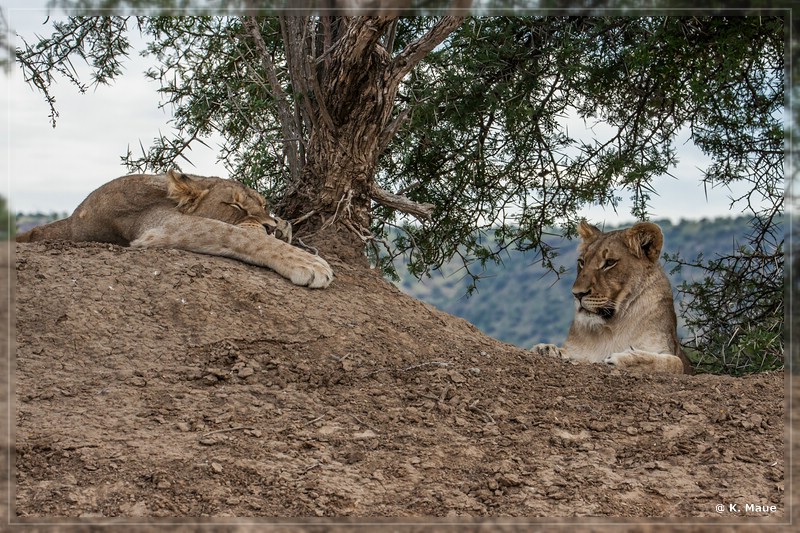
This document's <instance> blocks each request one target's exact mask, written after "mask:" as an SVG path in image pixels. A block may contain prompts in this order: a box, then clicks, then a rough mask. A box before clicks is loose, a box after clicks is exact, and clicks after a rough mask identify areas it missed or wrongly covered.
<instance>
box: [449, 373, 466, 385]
mask: <svg viewBox="0 0 800 533" xmlns="http://www.w3.org/2000/svg"><path fill="white" fill-rule="evenodd" d="M450 379H452V380H453V383H464V382H465V381H467V378H465V377H464V374H462V373H460V372H456V371H455V370H452V371H451V372H450Z"/></svg>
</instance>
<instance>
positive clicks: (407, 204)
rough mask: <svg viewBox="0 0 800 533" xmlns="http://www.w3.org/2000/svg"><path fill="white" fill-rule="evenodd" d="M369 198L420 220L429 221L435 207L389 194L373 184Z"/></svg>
mask: <svg viewBox="0 0 800 533" xmlns="http://www.w3.org/2000/svg"><path fill="white" fill-rule="evenodd" d="M370 197H371V198H372V199H373V200H375V201H376V202H378V203H379V204H381V205H385V206H386V207H392V208H394V209H397V210H398V211H402V212H403V213H407V214H409V215H412V216H414V217H416V218H417V219H420V220H430V219H431V216H432V215H433V210H434V209H435V208H436V206H435V205H433V204H428V203H425V204H420V203H418V202H415V201H413V200H409V199H408V198H406V197H405V196H400V195H399V194H394V193H391V192H389V191H387V190H385V189H382V188H380V187H379V186H378V185H376V184H374V183H373V185H372V188H371V190H370Z"/></svg>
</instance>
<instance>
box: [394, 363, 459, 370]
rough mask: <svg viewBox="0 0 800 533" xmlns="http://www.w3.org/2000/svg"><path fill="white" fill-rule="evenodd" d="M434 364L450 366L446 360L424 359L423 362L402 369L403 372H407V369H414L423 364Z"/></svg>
mask: <svg viewBox="0 0 800 533" xmlns="http://www.w3.org/2000/svg"><path fill="white" fill-rule="evenodd" d="M428 365H434V366H450V363H449V362H447V361H426V362H425V363H420V364H418V365H411V366H409V367H407V368H404V369H403V372H408V371H409V370H414V369H415V368H420V367H423V366H428Z"/></svg>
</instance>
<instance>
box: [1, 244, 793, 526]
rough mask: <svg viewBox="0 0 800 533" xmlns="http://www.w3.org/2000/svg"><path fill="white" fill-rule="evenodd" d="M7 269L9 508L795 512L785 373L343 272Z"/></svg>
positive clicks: (100, 264)
mask: <svg viewBox="0 0 800 533" xmlns="http://www.w3.org/2000/svg"><path fill="white" fill-rule="evenodd" d="M14 263H15V266H16V269H15V270H16V294H15V299H16V332H15V334H16V372H15V386H16V390H15V396H14V398H13V401H14V403H13V407H14V408H13V410H12V413H13V416H14V417H15V421H14V422H15V427H16V441H15V443H14V444H15V447H14V451H15V459H14V463H13V467H14V470H13V475H14V479H15V481H16V492H15V502H14V503H15V506H14V508H12V509H11V513H12V516H14V514H15V515H16V516H15V518H14V519H13V520H12V521H22V522H24V521H25V520H28V519H36V518H42V517H72V518H75V517H90V518H91V517H95V518H96V517H151V518H152V517H156V518H158V517H322V518H323V520H324V518H325V517H342V516H346V517H395V519H397V518H402V517H421V516H426V517H440V518H441V517H445V518H447V519H449V520H459V519H460V518H459V517H479V518H485V517H494V518H497V517H529V518H535V517H566V518H567V519H569V518H571V517H582V516H592V517H678V518H683V519H684V521H686V520H691V521H697V520H706V519H707V520H710V521H712V522H714V521H718V520H727V519H733V520H734V521H743V520H744V521H755V522H756V523H765V522H768V521H770V520H773V521H788V518H789V514H790V513H789V512H788V511H787V510H786V501H785V493H784V485H785V483H784V479H785V475H786V472H787V468H788V467H787V462H786V461H785V457H784V455H785V453H784V452H785V446H784V441H785V408H784V373H783V372H774V373H767V374H760V375H754V376H748V377H744V378H731V377H725V376H711V375H703V376H694V377H689V376H662V375H649V376H648V375H644V376H643V375H635V374H628V373H626V372H622V371H619V370H612V369H607V368H605V367H603V366H600V365H594V366H588V365H574V364H568V363H562V362H560V361H555V360H548V359H544V358H540V357H538V356H535V355H533V354H531V353H529V352H527V351H525V350H522V349H519V348H516V347H514V346H511V345H508V344H504V343H501V342H498V341H496V340H494V339H492V338H489V337H487V336H485V335H483V334H482V333H480V332H479V331H478V330H477V329H476V328H475V327H474V326H472V325H470V324H469V323H467V322H465V321H463V320H461V319H458V318H454V317H452V316H450V315H447V314H445V313H442V312H440V311H438V310H436V309H434V308H433V307H431V306H429V305H427V304H424V303H421V302H419V301H417V300H414V299H412V298H409V297H407V296H405V295H403V294H402V293H400V292H399V291H398V290H397V289H396V288H394V287H393V286H392V285H391V284H389V283H387V282H385V281H383V280H381V279H380V278H379V277H377V275H376V274H374V273H373V272H370V271H366V270H353V269H348V268H347V267H345V266H344V265H340V264H336V263H334V264H333V266H334V268H335V269H336V271H337V279H336V280H335V282H334V283H333V285H332V286H331V287H330V288H329V289H327V290H324V291H311V290H307V289H303V288H298V287H294V286H292V285H291V284H290V283H289V282H288V281H286V280H284V279H282V278H280V277H279V276H277V275H276V274H274V273H272V272H270V271H267V270H265V269H260V268H257V267H252V266H248V265H244V264H241V263H238V262H236V261H233V260H228V259H223V258H215V257H208V256H202V255H196V254H191V253H187V252H181V251H174V250H168V251H155V250H129V249H124V248H119V247H115V246H109V245H100V244H66V243H39V244H30V245H16V257H15V261H14ZM520 319H524V317H520ZM531 327H535V326H534V325H531ZM723 503H724V504H728V503H738V504H740V507H743V505H744V504H745V503H753V504H758V505H761V506H771V505H774V506H776V508H777V511H775V512H772V513H764V512H758V511H750V512H745V511H744V510H741V512H740V513H739V514H737V515H736V516H731V515H730V513H728V514H727V516H722V517H721V516H720V515H719V514H717V512H716V510H715V506H716V505H717V504H723Z"/></svg>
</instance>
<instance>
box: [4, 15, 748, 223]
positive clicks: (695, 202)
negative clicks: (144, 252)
mask: <svg viewBox="0 0 800 533" xmlns="http://www.w3.org/2000/svg"><path fill="white" fill-rule="evenodd" d="M44 3H45V1H44V0H39V1H34V2H26V1H21V0H10V1H9V2H5V4H6V7H5V11H6V18H7V20H8V23H9V25H10V27H11V29H12V34H11V38H12V39H14V40H13V41H12V42H13V43H14V44H15V45H17V46H19V45H20V44H21V40H20V37H22V38H24V39H26V40H27V41H28V42H35V35H36V34H39V35H49V34H50V33H51V32H52V20H53V19H52V18H51V19H50V21H49V22H47V23H46V22H45V21H46V20H47V18H48V13H47V11H46V10H45V9H43V8H31V7H29V6H31V5H37V4H41V5H44ZM21 6H28V7H21ZM130 35H131V38H132V40H133V37H134V36H135V35H137V34H135V33H134V32H132V33H131V34H130ZM149 61H152V60H151V59H149V58H148V59H143V58H141V57H139V56H138V55H137V54H136V53H134V54H133V55H132V57H131V58H130V59H129V60H128V61H127V62H126V63H125V69H126V71H125V75H123V76H122V77H121V78H119V79H118V80H117V81H116V82H114V84H113V85H111V86H100V87H98V88H97V89H95V90H90V91H89V92H87V93H86V94H84V95H81V94H79V93H78V91H77V89H76V88H75V87H74V86H73V85H71V84H69V83H68V82H67V81H66V80H59V81H58V83H57V85H56V87H55V88H54V90H53V92H54V94H55V96H56V108H57V110H58V112H59V113H60V116H59V118H58V121H57V126H56V128H53V127H52V126H51V124H50V120H49V118H48V113H49V108H48V105H47V103H46V102H45V100H44V97H43V96H42V95H41V94H40V93H39V92H37V91H35V90H34V89H32V88H31V87H29V86H28V85H27V84H26V83H25V82H24V80H23V77H22V72H21V70H20V69H19V68H18V67H17V66H16V65H15V66H14V67H13V68H12V71H11V72H10V73H3V74H0V76H2V77H3V78H4V79H5V81H6V84H7V91H5V93H4V94H3V95H2V98H3V99H4V100H5V101H4V102H3V105H2V106H1V107H0V109H3V110H4V111H5V112H6V114H7V122H6V124H7V127H6V128H5V131H3V133H2V135H4V136H5V139H4V140H5V141H6V143H7V146H8V150H7V151H6V152H5V153H0V165H3V166H5V167H7V168H8V177H9V179H8V183H7V184H6V185H5V191H3V194H4V195H5V196H6V197H10V204H11V208H12V209H13V210H15V211H18V212H25V213H30V212H46V213H47V212H65V211H66V212H70V213H71V212H72V211H73V210H74V209H75V207H77V205H78V204H79V203H80V202H81V200H83V198H85V197H86V195H87V194H88V193H89V192H91V191H92V190H94V189H95V188H97V187H98V186H100V185H101V184H103V183H105V182H107V181H109V180H111V179H113V178H116V177H118V176H121V175H123V174H126V172H127V171H126V169H125V167H124V166H123V165H122V163H121V159H120V158H121V156H123V155H124V154H125V153H126V151H127V150H128V147H130V148H131V150H133V151H134V153H136V152H138V151H139V144H140V142H141V143H142V144H143V145H144V146H145V147H147V146H149V145H150V143H151V141H152V140H153V139H154V138H155V137H157V136H158V134H159V131H162V132H165V133H166V132H168V131H169V129H170V126H169V119H170V114H169V109H159V96H158V94H157V92H156V90H157V88H158V87H157V84H155V83H154V82H150V81H148V80H146V79H145V78H144V75H143V72H144V70H145V69H146V68H147V67H148V66H149V65H150V63H149ZM76 66H77V63H76ZM86 80H87V81H88V78H86ZM576 127H581V126H580V124H575V125H570V133H571V134H575V128H576ZM0 130H2V128H0ZM209 145H210V146H211V149H207V148H205V147H202V146H201V145H198V146H197V147H196V148H195V149H194V151H193V152H192V153H191V154H190V159H191V160H192V162H193V163H194V165H195V166H194V167H191V166H188V165H186V164H185V162H182V163H181V166H182V168H183V170H185V171H186V172H190V173H195V174H200V175H207V176H220V177H228V176H227V174H226V171H225V168H224V167H223V166H222V164H221V163H219V162H217V161H216V153H215V150H216V148H217V146H216V144H215V143H213V142H211V143H209ZM678 150H679V151H678V158H679V160H680V161H679V165H678V167H677V168H675V169H673V171H672V174H673V175H674V176H676V177H677V178H678V179H674V178H672V177H668V176H665V177H663V178H659V179H657V180H656V182H655V183H654V187H655V190H656V191H658V193H659V194H660V196H657V197H653V199H652V202H651V205H652V209H651V217H652V218H653V219H658V218H670V219H672V220H673V221H677V220H679V219H682V218H685V219H697V218H702V217H714V216H718V215H727V214H730V211H729V199H728V197H729V195H730V191H728V190H726V189H709V190H708V191H707V192H708V198H706V193H705V192H704V188H703V185H702V183H701V182H700V177H701V175H702V174H701V171H700V170H699V168H702V167H703V166H705V163H704V161H705V160H704V158H703V156H702V154H701V153H700V152H699V150H697V149H696V148H695V147H694V146H692V145H691V144H686V145H679V146H678ZM620 196H622V197H623V198H624V199H625V200H626V202H625V203H624V204H623V205H621V206H620V208H619V214H616V213H614V211H613V210H610V209H606V210H603V209H601V208H594V209H590V210H587V211H586V212H585V213H583V215H584V216H586V217H587V218H588V219H589V220H590V221H591V222H594V223H598V224H602V223H604V224H606V225H615V224H618V223H622V222H628V221H630V220H632V218H633V217H632V216H631V215H630V204H629V202H627V196H628V193H626V192H623V193H622V194H620ZM736 213H737V212H736V211H735V212H734V214H736Z"/></svg>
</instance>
